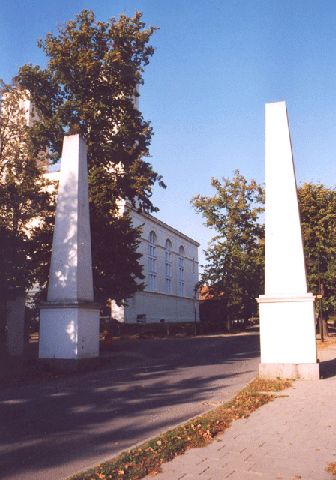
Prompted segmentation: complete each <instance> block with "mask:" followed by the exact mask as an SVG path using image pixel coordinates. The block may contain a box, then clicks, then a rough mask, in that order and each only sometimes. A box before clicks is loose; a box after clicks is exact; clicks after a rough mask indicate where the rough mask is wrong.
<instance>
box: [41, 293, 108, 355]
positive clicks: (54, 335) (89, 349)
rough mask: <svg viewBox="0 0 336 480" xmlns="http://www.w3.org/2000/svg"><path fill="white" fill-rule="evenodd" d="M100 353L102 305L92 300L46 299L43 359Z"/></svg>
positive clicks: (43, 325)
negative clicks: (98, 305) (53, 300)
mask: <svg viewBox="0 0 336 480" xmlns="http://www.w3.org/2000/svg"><path fill="white" fill-rule="evenodd" d="M98 356H99V308H98V307H97V305H95V304H92V303H80V302H78V303H63V304H62V303H56V302H55V303H53V302H46V303H45V304H43V305H42V306H41V309H40V346H39V358H41V359H69V360H80V359H84V358H95V357H98Z"/></svg>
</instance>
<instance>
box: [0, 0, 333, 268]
mask: <svg viewBox="0 0 336 480" xmlns="http://www.w3.org/2000/svg"><path fill="white" fill-rule="evenodd" d="M83 8H89V9H93V10H94V11H95V13H96V16H97V17H98V18H99V19H102V20H106V19H107V18H109V17H111V16H118V15H119V14H120V13H126V14H129V15H132V14H133V13H134V11H135V10H140V11H142V12H143V14H144V17H143V18H144V21H145V22H146V23H147V24H149V25H156V26H158V27H160V30H159V31H158V32H157V33H156V34H155V36H154V37H153V44H154V46H155V48H156V51H155V54H154V57H153V58H152V61H151V64H150V65H149V66H148V67H147V71H146V74H145V85H144V86H143V87H142V89H141V103H140V108H141V109H142V112H143V114H144V117H145V118H146V119H149V120H151V122H152V125H153V128H154V132H155V135H154V137H153V141H152V147H151V154H152V159H151V161H152V163H153V165H154V168H155V169H156V170H157V171H158V172H159V173H161V174H162V175H163V176H164V179H165V181H166V183H167V186H168V188H167V190H165V191H163V190H162V189H156V191H155V195H154V198H153V199H154V203H155V204H156V205H157V206H158V207H159V208H160V213H159V214H158V216H159V217H160V218H161V219H162V220H163V221H165V222H167V223H169V224H171V225H172V226H174V227H175V228H178V229H179V230H181V231H183V232H184V233H186V234H188V235H190V236H192V237H193V238H195V239H197V240H198V241H200V243H201V249H204V248H206V245H207V241H208V239H209V238H210V236H211V232H209V231H208V230H207V229H206V228H205V227H204V226H203V225H202V219H201V217H200V216H199V215H197V214H196V213H195V212H194V211H193V209H192V207H191V206H190V199H191V198H192V197H193V196H194V195H196V194H197V193H201V194H211V187H210V179H211V177H212V176H215V177H222V176H225V177H228V176H231V175H232V172H233V170H234V169H235V168H238V169H239V170H240V171H241V173H242V174H243V175H245V176H246V177H247V178H252V177H253V178H256V179H257V180H258V181H260V182H263V181H264V104H265V102H271V101H277V100H285V101H286V102H287V108H288V114H289V121H290V128H291V134H292V142H293V150H294V159H295V164H296V173H297V179H298V181H299V183H300V182H304V181H314V182H318V181H321V182H323V183H325V184H326V185H329V186H334V185H335V183H336V182H335V179H336V162H335V152H336V2H334V1H333V0H314V1H311V0H304V1H301V0H276V1H275V0H243V1H240V0H169V1H167V0H138V1H136V0H118V1H113V0H86V1H84V0H57V1H56V0H49V1H48V2H46V1H42V0H29V1H28V0H12V1H11V2H9V0H2V1H1V14H0V15H1V16H0V77H2V78H3V79H4V80H5V81H9V80H10V79H11V77H12V76H14V75H15V73H16V72H17V69H18V67H19V66H20V65H23V64H24V63H32V64H40V65H43V64H44V62H45V58H44V55H43V52H42V51H41V50H39V49H38V48H37V46H36V41H37V39H38V38H43V37H44V36H45V34H46V33H47V32H49V31H52V32H55V31H56V28H57V26H58V25H61V24H62V23H64V22H65V21H67V20H69V19H71V18H72V17H73V16H74V15H75V14H76V13H78V12H80V11H81V10H82V9H83ZM200 253H201V252H200ZM202 261H203V255H201V262H202Z"/></svg>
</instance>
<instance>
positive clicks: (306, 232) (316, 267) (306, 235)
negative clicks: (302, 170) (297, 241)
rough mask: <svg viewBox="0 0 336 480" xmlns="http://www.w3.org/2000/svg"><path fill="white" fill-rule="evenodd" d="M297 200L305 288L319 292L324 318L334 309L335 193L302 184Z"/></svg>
mask: <svg viewBox="0 0 336 480" xmlns="http://www.w3.org/2000/svg"><path fill="white" fill-rule="evenodd" d="M298 198H299V206H300V214H301V224H302V234H303V240H304V249H305V258H306V264H307V274H308V285H309V289H310V290H311V291H312V292H313V293H315V294H316V293H322V295H323V299H322V305H323V311H324V312H325V313H326V314H327V315H328V314H329V313H330V312H333V311H335V307H336V292H335V282H336V190H335V189H334V188H328V187H326V186H325V185H323V184H314V183H304V184H303V185H302V186H300V187H299V189H298Z"/></svg>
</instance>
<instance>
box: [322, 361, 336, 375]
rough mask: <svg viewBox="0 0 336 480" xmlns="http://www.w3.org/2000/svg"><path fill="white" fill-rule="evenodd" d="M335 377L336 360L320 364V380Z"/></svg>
mask: <svg viewBox="0 0 336 480" xmlns="http://www.w3.org/2000/svg"><path fill="white" fill-rule="evenodd" d="M335 376H336V358H334V359H332V360H325V361H323V362H320V378H330V377H335Z"/></svg>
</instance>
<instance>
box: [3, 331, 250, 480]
mask: <svg viewBox="0 0 336 480" xmlns="http://www.w3.org/2000/svg"><path fill="white" fill-rule="evenodd" d="M115 350H116V351H114V352H113V354H111V358H112V359H113V356H115V360H116V364H118V361H117V359H118V358H122V359H123V365H122V367H114V366H113V367H110V368H107V369H104V370H100V371H96V372H91V373H88V374H81V375H77V376H76V375H74V376H67V377H64V378H60V379H56V380H53V381H48V382H44V383H38V384H28V385H21V386H13V387H8V388H6V389H2V391H1V393H0V465H1V471H0V478H9V477H10V478H31V479H36V478H51V477H49V475H47V474H46V472H47V471H48V472H49V471H50V470H51V469H52V468H53V467H55V468H56V467H57V469H58V471H59V476H57V475H56V476H55V475H53V476H52V478H63V477H64V476H65V475H64V472H62V465H67V464H71V465H72V469H78V470H80V468H79V465H81V466H84V465H87V462H88V461H89V462H90V463H92V462H93V460H92V459H93V458H94V459H95V460H96V459H97V458H100V459H103V458H106V457H111V456H112V455H113V454H115V453H116V452H118V451H120V450H121V449H124V448H128V447H129V446H130V445H132V444H134V443H135V442H138V441H140V440H143V439H145V438H147V437H149V436H151V435H153V434H156V433H158V432H160V431H162V430H164V429H166V428H167V427H168V426H171V425H174V424H177V423H179V422H181V421H183V420H185V419H186V418H189V417H190V416H193V415H195V414H198V413H200V412H201V411H205V410H207V409H209V403H207V402H208V401H209V399H210V400H211V399H212V398H215V397H216V396H217V397H216V398H219V400H220V397H223V398H224V397H225V391H226V390H228V389H230V388H231V390H232V388H234V387H235V386H236V389H237V388H240V387H241V383H242V382H244V383H246V382H247V381H248V380H249V379H250V378H252V377H253V376H254V375H255V373H256V372H255V369H254V366H256V365H257V357H258V356H259V338H258V335H247V336H241V337H240V338H237V337H234V338H233V337H220V336H219V337H211V338H208V337H201V338H187V339H165V340H155V341H152V340H151V341H145V342H124V343H122V342H120V343H119V344H118V345H116V346H115ZM127 359H128V360H127ZM252 359H255V364H253V365H252V366H251V360H252ZM249 362H250V363H249ZM167 412H168V414H167ZM90 459H91V461H90ZM76 462H77V463H76ZM65 470H66V469H65ZM70 471H72V470H70ZM29 472H31V476H30V477H29ZM24 473H26V476H22V477H21V476H20V474H24ZM66 473H67V474H68V471H67V472H66Z"/></svg>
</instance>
